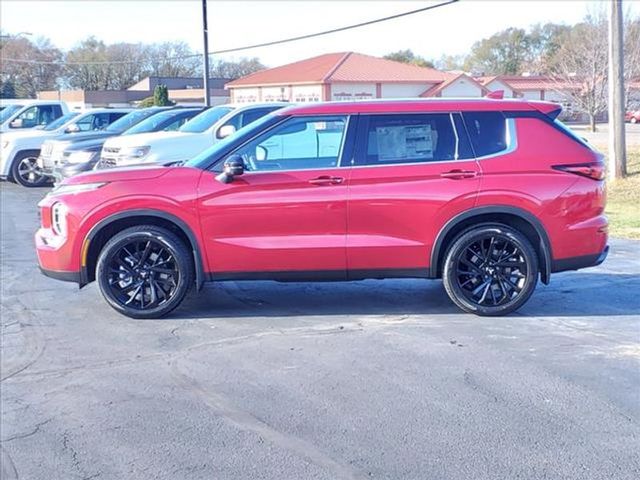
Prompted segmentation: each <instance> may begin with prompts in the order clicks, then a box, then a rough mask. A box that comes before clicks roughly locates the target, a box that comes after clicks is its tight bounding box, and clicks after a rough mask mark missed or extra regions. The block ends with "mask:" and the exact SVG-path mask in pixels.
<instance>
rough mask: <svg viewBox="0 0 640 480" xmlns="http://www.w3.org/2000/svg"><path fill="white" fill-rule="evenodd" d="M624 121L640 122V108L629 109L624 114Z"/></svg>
mask: <svg viewBox="0 0 640 480" xmlns="http://www.w3.org/2000/svg"><path fill="white" fill-rule="evenodd" d="M624 121H625V122H630V123H638V122H640V110H629V111H627V112H626V113H625V114H624Z"/></svg>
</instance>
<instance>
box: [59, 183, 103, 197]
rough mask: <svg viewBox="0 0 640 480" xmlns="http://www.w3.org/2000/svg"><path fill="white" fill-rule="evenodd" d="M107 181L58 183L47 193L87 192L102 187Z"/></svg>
mask: <svg viewBox="0 0 640 480" xmlns="http://www.w3.org/2000/svg"><path fill="white" fill-rule="evenodd" d="M106 184H107V182H99V183H98V182H96V183H79V184H77V185H60V186H59V187H56V188H54V189H53V190H51V191H50V192H49V195H62V194H67V193H72V194H75V193H80V192H89V191H91V190H95V189H97V188H100V187H104V186H105V185H106Z"/></svg>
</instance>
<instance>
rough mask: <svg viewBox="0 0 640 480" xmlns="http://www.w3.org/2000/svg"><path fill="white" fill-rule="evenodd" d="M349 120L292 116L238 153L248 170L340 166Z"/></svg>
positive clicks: (335, 117)
mask: <svg viewBox="0 0 640 480" xmlns="http://www.w3.org/2000/svg"><path fill="white" fill-rule="evenodd" d="M346 125H347V117H345V116H331V117H292V118H290V119H288V120H287V121H285V122H284V123H282V124H281V125H279V126H277V127H276V128H274V129H273V130H271V131H269V132H267V133H265V134H263V135H260V136H259V137H257V138H256V139H254V140H252V141H251V142H249V143H248V144H246V145H244V146H243V147H241V148H240V149H239V150H237V151H236V152H234V153H235V154H238V155H240V156H241V157H242V159H243V160H244V163H245V168H246V170H247V171H250V172H252V171H274V170H303V169H322V168H332V167H337V166H338V162H339V156H340V152H341V148H342V143H343V141H344V134H345V130H346Z"/></svg>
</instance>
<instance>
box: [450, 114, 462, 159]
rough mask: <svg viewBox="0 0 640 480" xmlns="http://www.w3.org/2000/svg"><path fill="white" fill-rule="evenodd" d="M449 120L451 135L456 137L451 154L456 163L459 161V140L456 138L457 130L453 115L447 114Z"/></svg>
mask: <svg viewBox="0 0 640 480" xmlns="http://www.w3.org/2000/svg"><path fill="white" fill-rule="evenodd" d="M449 120H450V121H451V128H452V129H453V134H454V135H455V137H456V150H455V152H453V160H454V161H457V160H459V159H460V152H459V150H458V149H459V146H460V138H459V137H458V130H457V129H456V122H454V121H453V113H451V112H449Z"/></svg>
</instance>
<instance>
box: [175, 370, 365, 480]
mask: <svg viewBox="0 0 640 480" xmlns="http://www.w3.org/2000/svg"><path fill="white" fill-rule="evenodd" d="M171 377H172V379H173V380H174V381H175V383H176V384H177V385H178V386H180V387H181V388H183V389H185V390H187V391H188V392H190V393H192V394H194V395H196V396H197V397H199V398H200V399H201V400H202V401H203V402H204V403H205V404H206V405H207V406H208V407H209V408H211V409H212V410H213V411H214V412H215V414H216V415H218V416H220V417H222V418H223V419H224V420H225V421H227V423H229V424H231V425H233V426H235V427H237V428H239V429H241V430H244V431H249V432H253V433H255V434H256V435H258V437H259V438H262V439H264V440H265V441H268V442H270V443H272V444H274V445H277V446H279V447H281V448H283V449H285V450H288V451H290V452H293V453H295V454H297V455H299V456H301V457H303V458H305V459H307V460H308V461H310V462H312V463H314V464H316V465H318V466H320V467H322V468H325V469H327V470H329V471H331V472H333V477H332V478H335V479H336V480H337V479H340V480H343V479H344V480H361V479H365V478H369V477H368V476H367V475H365V474H363V473H360V472H358V471H356V470H354V469H353V468H352V467H351V466H349V465H345V464H343V463H341V462H339V461H337V460H335V459H333V458H331V457H330V456H329V455H328V454H327V453H325V452H324V451H322V450H321V449H320V448H319V447H318V446H316V445H314V444H312V443H311V442H309V441H307V440H304V439H302V438H299V437H296V436H294V435H291V434H288V433H285V432H282V431H280V430H277V429H276V428H274V427H272V426H271V425H268V424H267V423H265V422H264V421H262V420H260V419H258V418H256V417H255V416H253V415H252V414H251V413H249V412H246V411H244V410H242V409H240V408H238V407H237V406H235V405H233V404H232V403H231V402H230V401H229V400H228V399H227V398H225V397H224V396H223V395H221V394H220V393H218V392H214V391H211V390H210V389H209V390H206V389H204V388H203V387H202V386H201V385H200V384H199V383H198V382H197V380H196V379H195V378H193V377H191V376H189V375H187V374H186V373H185V372H184V371H182V370H181V369H180V367H179V365H178V361H177V360H174V361H173V362H171Z"/></svg>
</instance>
